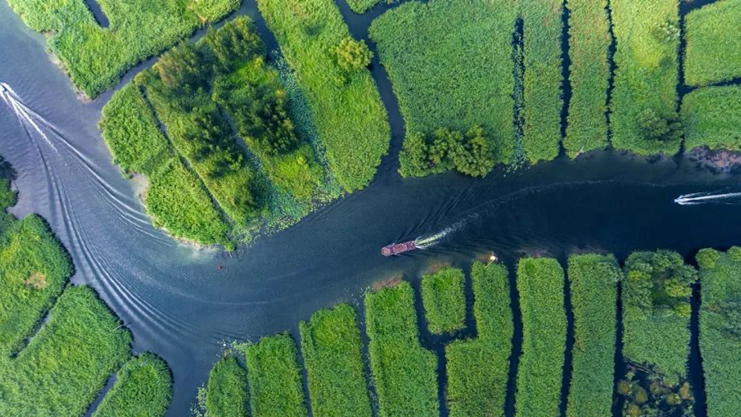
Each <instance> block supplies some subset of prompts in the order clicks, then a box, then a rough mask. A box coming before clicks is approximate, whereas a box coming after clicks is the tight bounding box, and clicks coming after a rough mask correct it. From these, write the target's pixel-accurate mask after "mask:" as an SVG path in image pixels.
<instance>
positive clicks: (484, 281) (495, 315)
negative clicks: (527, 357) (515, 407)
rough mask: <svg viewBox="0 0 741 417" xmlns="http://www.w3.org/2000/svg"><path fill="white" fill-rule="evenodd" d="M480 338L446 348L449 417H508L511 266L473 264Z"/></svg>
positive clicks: (510, 342)
mask: <svg viewBox="0 0 741 417" xmlns="http://www.w3.org/2000/svg"><path fill="white" fill-rule="evenodd" d="M471 280H472V285H473V294H474V304H473V314H474V316H475V317H476V327H477V329H478V338H476V339H473V340H459V341H455V342H453V343H451V344H450V345H448V346H446V348H445V357H446V358H447V362H448V365H447V367H448V387H447V400H448V410H449V411H450V416H451V417H468V416H489V417H502V416H504V400H505V397H506V394H507V377H508V376H509V357H510V355H511V354H512V335H513V332H514V328H513V321H512V309H511V307H510V297H509V295H510V292H509V280H508V277H507V268H506V267H505V266H503V265H500V264H491V265H485V264H482V263H480V262H476V263H475V264H473V267H472V270H471Z"/></svg>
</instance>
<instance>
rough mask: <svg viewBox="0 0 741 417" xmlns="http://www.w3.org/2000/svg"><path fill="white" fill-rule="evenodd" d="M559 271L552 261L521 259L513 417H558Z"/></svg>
mask: <svg viewBox="0 0 741 417" xmlns="http://www.w3.org/2000/svg"><path fill="white" fill-rule="evenodd" d="M563 285H564V274H563V269H561V266H560V265H559V264H558V262H557V261H556V260H555V259H549V258H538V259H535V258H527V259H521V260H520V262H519V265H518V268H517V290H518V291H519V293H520V310H521V311H522V333H523V339H522V355H521V357H520V367H519V370H518V373H517V397H516V403H515V411H516V416H517V417H538V416H554V415H558V414H559V404H560V402H561V390H560V389H558V387H560V386H561V381H562V378H563V364H564V353H565V350H566V311H565V310H564V296H563Z"/></svg>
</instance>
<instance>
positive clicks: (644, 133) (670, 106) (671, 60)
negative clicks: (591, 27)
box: [611, 0, 682, 156]
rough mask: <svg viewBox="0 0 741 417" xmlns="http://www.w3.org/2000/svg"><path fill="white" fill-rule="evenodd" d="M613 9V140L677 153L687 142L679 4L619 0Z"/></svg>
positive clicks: (621, 145) (646, 150)
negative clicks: (681, 112) (680, 95)
mask: <svg viewBox="0 0 741 417" xmlns="http://www.w3.org/2000/svg"><path fill="white" fill-rule="evenodd" d="M611 7H612V21H613V27H614V32H615V38H616V39H617V51H616V52H615V64H616V65H617V69H616V70H615V88H614V90H613V94H612V103H611V110H612V118H611V125H612V126H611V127H612V132H613V136H612V144H613V146H614V147H615V148H616V149H623V150H628V151H630V152H633V153H636V154H638V155H644V156H648V155H657V154H664V155H674V154H676V153H677V152H679V147H680V144H681V141H682V126H681V123H678V116H677V113H676V103H677V82H678V76H679V75H678V73H679V63H678V62H679V61H678V57H677V54H678V51H679V37H680V29H679V2H677V1H675V0H646V1H642V2H636V1H632V0H614V1H612V2H611Z"/></svg>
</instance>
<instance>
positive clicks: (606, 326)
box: [567, 255, 622, 417]
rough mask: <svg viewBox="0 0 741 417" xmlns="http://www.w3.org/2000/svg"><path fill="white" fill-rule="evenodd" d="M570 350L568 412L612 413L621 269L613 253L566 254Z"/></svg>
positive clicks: (598, 416)
mask: <svg viewBox="0 0 741 417" xmlns="http://www.w3.org/2000/svg"><path fill="white" fill-rule="evenodd" d="M568 276H569V282H570V283H571V304H572V306H573V310H574V334H575V341H574V351H573V368H572V374H571V388H570V390H569V398H568V408H567V416H568V417H603V416H609V415H611V409H612V401H613V385H614V371H615V340H616V332H617V311H616V310H617V285H618V282H620V280H621V279H622V271H621V270H620V267H619V266H618V264H617V261H616V260H615V257H613V256H612V255H608V256H603V255H574V256H571V257H570V258H569V269H568Z"/></svg>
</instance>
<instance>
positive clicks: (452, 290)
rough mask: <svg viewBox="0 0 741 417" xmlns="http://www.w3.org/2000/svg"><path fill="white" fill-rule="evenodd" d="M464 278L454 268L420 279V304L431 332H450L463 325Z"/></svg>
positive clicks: (460, 272)
mask: <svg viewBox="0 0 741 417" xmlns="http://www.w3.org/2000/svg"><path fill="white" fill-rule="evenodd" d="M464 284H465V277H464V275H463V271H461V270H460V269H457V268H444V269H441V270H440V271H438V272H436V273H434V274H430V275H425V276H424V277H423V278H422V305H423V306H424V308H425V317H426V318H427V327H428V328H429V329H430V332H431V333H435V334H443V333H453V332H455V331H456V330H460V329H463V328H464V327H465V326H466V297H465V295H464V294H463V286H464Z"/></svg>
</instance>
